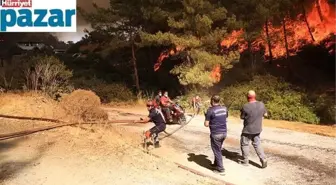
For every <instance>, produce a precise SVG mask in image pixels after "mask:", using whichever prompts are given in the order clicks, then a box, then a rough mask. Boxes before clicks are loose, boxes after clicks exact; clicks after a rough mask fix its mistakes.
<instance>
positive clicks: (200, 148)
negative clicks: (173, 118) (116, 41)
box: [0, 107, 336, 185]
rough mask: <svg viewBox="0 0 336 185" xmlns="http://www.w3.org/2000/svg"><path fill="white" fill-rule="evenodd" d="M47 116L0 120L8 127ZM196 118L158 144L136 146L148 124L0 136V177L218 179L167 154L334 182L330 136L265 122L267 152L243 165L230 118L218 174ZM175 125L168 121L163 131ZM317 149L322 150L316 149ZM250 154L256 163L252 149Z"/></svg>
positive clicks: (261, 176)
mask: <svg viewBox="0 0 336 185" xmlns="http://www.w3.org/2000/svg"><path fill="white" fill-rule="evenodd" d="M108 112H109V115H110V119H133V118H139V116H142V115H146V110H145V109H143V108H140V109H139V108H136V107H133V108H129V107H128V108H118V109H115V108H113V109H108ZM47 124H49V123H43V122H31V121H14V120H8V119H1V120H0V125H1V127H0V132H1V133H7V132H12V131H18V130H22V129H24V128H31V127H32V126H33V127H39V126H41V125H47ZM202 124H203V118H202V117H197V118H195V120H193V121H192V122H191V123H190V124H189V125H188V126H186V127H185V128H183V129H182V130H181V131H179V132H177V133H176V134H174V135H173V136H172V137H169V138H167V139H164V140H163V141H162V145H163V147H161V148H160V149H157V150H152V152H153V154H156V155H159V156H162V158H164V159H158V158H156V157H153V156H150V155H148V154H145V153H144V152H142V151H141V142H142V139H141V133H142V131H143V130H146V129H148V128H150V127H151V126H152V125H151V124H148V125H134V124H116V125H94V126H92V127H90V126H82V127H81V128H78V127H64V128H61V129H56V130H51V131H47V132H41V133H37V134H33V135H31V136H27V137H22V138H18V139H12V140H7V141H0V159H1V161H0V174H1V175H0V184H4V185H9V184H10V185H11V184H13V185H21V184H46V185H49V184H50V185H51V184H69V185H70V184H97V185H99V184H141V185H142V184H163V185H165V184H181V185H186V184H209V185H211V184H223V183H221V182H217V181H213V180H210V179H208V178H203V177H200V176H197V175H195V174H192V173H190V172H187V171H185V170H182V169H180V168H178V167H177V166H176V165H175V164H174V162H178V163H181V164H183V165H185V166H187V167H190V168H193V169H195V170H198V171H201V172H202V173H205V174H207V175H210V176H214V177H216V178H221V179H222V180H224V181H227V182H230V183H233V184H252V185H253V184H286V185H287V184H302V183H304V184H309V185H313V184H334V182H335V180H336V179H335V160H334V156H335V154H336V153H335V151H336V148H335V140H334V138H330V137H323V136H318V135H313V134H306V133H299V132H293V131H288V130H284V129H277V128H265V130H264V133H263V135H262V138H263V145H264V147H265V150H266V153H267V155H268V157H269V160H270V166H269V168H267V169H259V168H258V167H257V166H258V164H255V163H252V165H250V166H249V167H247V168H246V167H242V166H240V165H238V164H237V163H236V160H237V158H239V153H240V151H239V145H238V143H239V134H240V130H241V127H240V126H241V125H240V124H236V123H233V122H232V120H230V122H229V134H228V138H227V139H226V141H225V147H224V148H225V150H223V155H224V156H225V157H226V158H225V159H224V165H225V168H226V171H227V174H226V176H225V177H220V176H216V175H214V174H213V173H212V172H211V171H210V170H209V163H210V162H211V161H212V160H213V159H212V152H211V148H210V146H209V141H208V140H209V139H208V138H209V134H208V130H207V128H204V127H203V126H202ZM176 127H177V126H174V125H170V126H169V127H168V128H167V131H170V130H173V129H174V128H176ZM321 154H323V155H321ZM251 160H252V161H254V162H256V163H258V160H257V159H256V156H255V155H254V153H253V151H252V152H251Z"/></svg>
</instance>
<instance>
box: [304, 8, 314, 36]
mask: <svg viewBox="0 0 336 185" xmlns="http://www.w3.org/2000/svg"><path fill="white" fill-rule="evenodd" d="M302 14H303V19H304V22H305V23H306V25H307V28H308V32H309V35H310V37H311V39H312V40H313V42H315V39H314V35H313V33H312V32H311V29H310V26H309V23H308V20H307V14H306V10H305V7H304V5H303V4H302Z"/></svg>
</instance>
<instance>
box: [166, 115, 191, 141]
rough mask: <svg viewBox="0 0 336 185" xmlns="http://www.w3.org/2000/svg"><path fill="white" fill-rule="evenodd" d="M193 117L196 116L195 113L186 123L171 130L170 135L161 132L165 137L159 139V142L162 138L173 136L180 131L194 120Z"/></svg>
mask: <svg viewBox="0 0 336 185" xmlns="http://www.w3.org/2000/svg"><path fill="white" fill-rule="evenodd" d="M195 116H196V113H194V115H193V116H191V118H190V119H189V120H188V121H187V122H185V123H184V124H182V125H181V126H180V127H178V128H176V129H175V130H173V131H172V132H171V133H169V132H166V131H163V132H164V133H165V134H167V135H165V136H164V137H162V138H160V140H163V139H164V138H167V137H170V136H171V135H173V134H174V133H175V132H177V131H179V130H180V129H182V128H183V127H185V126H186V125H188V124H189V123H190V122H191V120H192V119H194V117H195Z"/></svg>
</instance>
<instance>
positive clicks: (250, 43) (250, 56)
mask: <svg viewBox="0 0 336 185" xmlns="http://www.w3.org/2000/svg"><path fill="white" fill-rule="evenodd" d="M247 48H248V52H249V58H250V59H249V60H250V65H251V69H252V71H254V69H255V62H254V57H253V50H252V42H251V41H250V40H249V41H247Z"/></svg>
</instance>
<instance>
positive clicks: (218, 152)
mask: <svg viewBox="0 0 336 185" xmlns="http://www.w3.org/2000/svg"><path fill="white" fill-rule="evenodd" d="M219 102H220V97H219V96H218V95H214V96H212V98H211V107H210V108H209V109H208V110H207V112H206V114H205V122H204V126H206V127H210V143H211V149H212V151H213V153H214V156H215V161H214V164H213V166H214V167H215V169H214V172H215V173H219V174H220V175H225V169H224V167H223V157H222V145H223V142H224V140H225V138H226V135H227V128H226V122H227V117H228V111H227V108H226V107H224V106H221V105H220V104H219Z"/></svg>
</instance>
